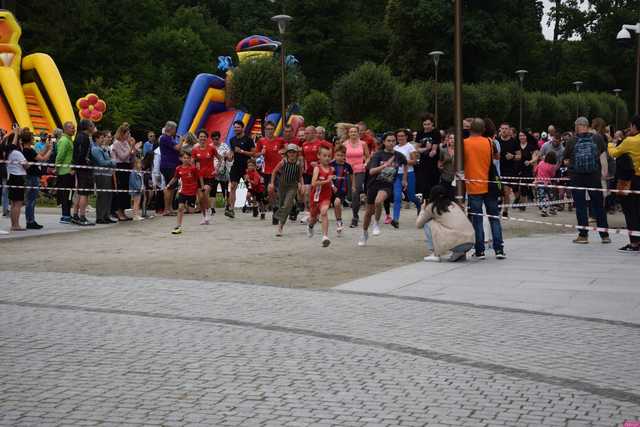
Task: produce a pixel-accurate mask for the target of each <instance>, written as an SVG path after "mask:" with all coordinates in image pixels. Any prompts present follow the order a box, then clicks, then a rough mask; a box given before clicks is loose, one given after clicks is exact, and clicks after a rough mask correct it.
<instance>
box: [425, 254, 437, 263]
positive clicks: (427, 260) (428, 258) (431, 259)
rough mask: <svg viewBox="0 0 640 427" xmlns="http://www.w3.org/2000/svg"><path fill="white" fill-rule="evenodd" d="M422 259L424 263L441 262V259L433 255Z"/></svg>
mask: <svg viewBox="0 0 640 427" xmlns="http://www.w3.org/2000/svg"><path fill="white" fill-rule="evenodd" d="M422 259H423V260H424V262H440V257H439V256H436V255H433V254H431V255H429V256H426V257H424V258H422Z"/></svg>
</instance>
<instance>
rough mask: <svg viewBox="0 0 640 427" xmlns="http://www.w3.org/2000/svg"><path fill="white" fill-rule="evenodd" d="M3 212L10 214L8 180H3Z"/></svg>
mask: <svg viewBox="0 0 640 427" xmlns="http://www.w3.org/2000/svg"><path fill="white" fill-rule="evenodd" d="M2 212H3V213H4V212H9V189H8V188H7V178H2Z"/></svg>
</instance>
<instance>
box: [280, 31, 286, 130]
mask: <svg viewBox="0 0 640 427" xmlns="http://www.w3.org/2000/svg"><path fill="white" fill-rule="evenodd" d="M280 67H281V69H282V88H281V92H282V104H281V107H282V108H281V110H280V111H282V129H281V130H280V131H281V132H282V133H284V127H285V126H286V124H287V104H286V101H285V78H286V72H287V69H286V64H285V52H284V33H283V34H282V44H281V45H280Z"/></svg>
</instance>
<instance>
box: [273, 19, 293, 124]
mask: <svg viewBox="0 0 640 427" xmlns="http://www.w3.org/2000/svg"><path fill="white" fill-rule="evenodd" d="M292 19H293V18H292V17H290V16H289V15H276V16H274V17H272V18H271V20H272V21H274V22H276V23H277V24H278V31H279V32H280V36H281V39H282V41H281V44H280V70H281V71H280V74H281V78H282V87H281V89H280V93H281V96H282V99H281V102H282V103H281V105H280V107H281V110H280V111H281V113H282V117H281V120H282V130H283V131H284V127H285V125H286V124H287V104H286V101H285V77H286V75H285V73H286V66H285V50H284V34H285V32H286V30H287V24H288V23H289V21H291V20H292Z"/></svg>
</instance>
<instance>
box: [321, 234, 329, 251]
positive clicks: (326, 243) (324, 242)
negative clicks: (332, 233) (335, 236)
mask: <svg viewBox="0 0 640 427" xmlns="http://www.w3.org/2000/svg"><path fill="white" fill-rule="evenodd" d="M330 244H331V240H329V238H328V237H327V236H322V247H323V248H326V247H328V246H329V245H330Z"/></svg>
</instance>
